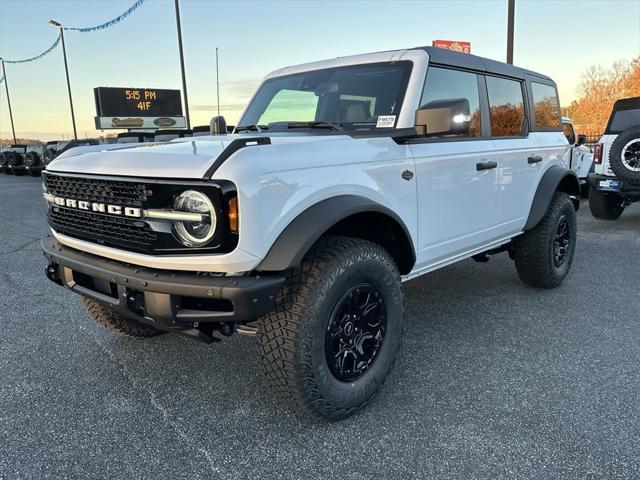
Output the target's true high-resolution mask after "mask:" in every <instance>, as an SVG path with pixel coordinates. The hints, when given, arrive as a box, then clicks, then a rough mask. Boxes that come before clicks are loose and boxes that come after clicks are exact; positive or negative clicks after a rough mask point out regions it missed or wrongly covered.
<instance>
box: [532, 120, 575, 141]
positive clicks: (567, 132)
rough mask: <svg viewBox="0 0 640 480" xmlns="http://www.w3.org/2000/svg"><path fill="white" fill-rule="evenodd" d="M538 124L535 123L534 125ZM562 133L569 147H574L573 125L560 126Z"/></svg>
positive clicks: (564, 124)
mask: <svg viewBox="0 0 640 480" xmlns="http://www.w3.org/2000/svg"><path fill="white" fill-rule="evenodd" d="M537 124H538V122H536V125H537ZM562 131H563V132H564V136H565V137H567V141H568V142H569V144H570V145H575V143H576V133H575V132H574V131H573V125H571V124H570V123H563V124H562Z"/></svg>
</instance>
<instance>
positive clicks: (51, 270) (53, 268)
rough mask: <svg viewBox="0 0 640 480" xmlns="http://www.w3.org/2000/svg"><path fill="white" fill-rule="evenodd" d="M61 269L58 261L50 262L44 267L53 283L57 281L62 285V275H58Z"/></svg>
mask: <svg viewBox="0 0 640 480" xmlns="http://www.w3.org/2000/svg"><path fill="white" fill-rule="evenodd" d="M59 270H60V266H59V265H58V264H57V263H50V264H49V265H47V266H46V267H45V268H44V273H45V274H46V275H47V278H48V279H49V280H51V281H52V282H53V283H57V284H58V285H60V286H62V280H60V276H59V275H58V272H59Z"/></svg>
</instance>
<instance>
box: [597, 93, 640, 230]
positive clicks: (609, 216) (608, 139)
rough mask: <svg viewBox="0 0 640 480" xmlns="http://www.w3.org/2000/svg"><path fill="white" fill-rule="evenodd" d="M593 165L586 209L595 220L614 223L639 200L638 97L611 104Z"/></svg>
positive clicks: (639, 105)
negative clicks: (607, 120)
mask: <svg viewBox="0 0 640 480" xmlns="http://www.w3.org/2000/svg"><path fill="white" fill-rule="evenodd" d="M593 163H594V169H593V173H591V174H589V185H590V187H591V190H590V192H589V209H590V210H591V213H592V214H593V216H594V217H596V218H602V219H605V220H615V219H617V218H618V217H620V215H622V212H623V211H624V209H625V208H626V207H627V206H628V205H630V204H631V203H633V202H637V201H638V200H640V97H632V98H625V99H621V100H618V101H617V102H616V103H615V104H614V106H613V110H612V111H611V116H610V117H609V122H608V123H607V128H606V130H605V132H604V135H603V136H602V138H601V139H600V141H599V142H598V143H597V144H596V145H595V147H594V153H593Z"/></svg>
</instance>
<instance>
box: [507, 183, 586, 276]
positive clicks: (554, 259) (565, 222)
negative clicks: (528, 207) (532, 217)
mask: <svg viewBox="0 0 640 480" xmlns="http://www.w3.org/2000/svg"><path fill="white" fill-rule="evenodd" d="M513 248H514V260H515V264H516V270H517V271H518V276H519V277H520V279H521V280H522V281H523V282H524V283H526V284H527V285H531V286H532V287H539V288H555V287H557V286H559V285H560V284H561V283H562V281H563V280H564V278H565V277H566V276H567V274H568V273H569V270H570V269H571V263H572V262H573V254H574V252H575V248H576V211H575V208H574V206H573V202H572V201H571V198H569V195H567V194H566V193H564V192H556V193H555V194H554V195H553V198H552V199H551V204H550V205H549V208H548V210H547V213H546V214H545V216H544V217H543V218H542V220H541V221H540V223H538V225H536V226H535V227H534V228H533V229H531V230H529V231H528V232H525V233H523V234H522V235H520V236H519V237H516V238H515V240H514V241H513Z"/></svg>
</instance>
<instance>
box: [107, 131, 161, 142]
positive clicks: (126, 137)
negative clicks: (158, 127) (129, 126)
mask: <svg viewBox="0 0 640 480" xmlns="http://www.w3.org/2000/svg"><path fill="white" fill-rule="evenodd" d="M154 137H155V134H154V133H153V132H122V133H119V134H118V136H117V140H116V143H145V142H153V139H154Z"/></svg>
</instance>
